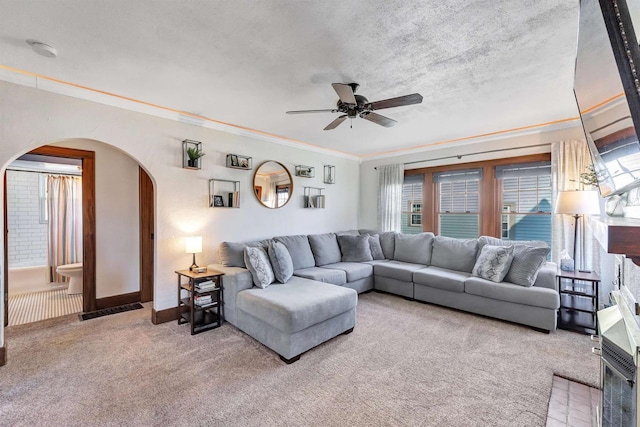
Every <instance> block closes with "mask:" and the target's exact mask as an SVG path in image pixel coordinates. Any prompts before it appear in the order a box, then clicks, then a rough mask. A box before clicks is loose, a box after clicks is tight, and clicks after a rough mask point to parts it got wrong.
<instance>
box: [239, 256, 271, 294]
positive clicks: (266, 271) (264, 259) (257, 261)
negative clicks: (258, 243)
mask: <svg viewBox="0 0 640 427" xmlns="http://www.w3.org/2000/svg"><path fill="white" fill-rule="evenodd" d="M244 263H245V264H246V265H247V268H248V269H249V271H250V272H251V276H253V284H254V285H256V286H257V287H259V288H262V289H266V288H267V286H269V285H270V284H271V283H273V280H274V276H273V270H272V269H271V263H270V262H269V257H268V256H267V252H266V251H265V250H264V248H261V247H258V248H252V247H249V246H247V247H246V248H244Z"/></svg>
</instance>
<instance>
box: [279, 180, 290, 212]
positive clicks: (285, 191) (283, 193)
mask: <svg viewBox="0 0 640 427" xmlns="http://www.w3.org/2000/svg"><path fill="white" fill-rule="evenodd" d="M276 197H277V200H276V208H278V207H280V206H284V205H285V204H286V203H287V201H288V200H289V186H288V185H277V186H276Z"/></svg>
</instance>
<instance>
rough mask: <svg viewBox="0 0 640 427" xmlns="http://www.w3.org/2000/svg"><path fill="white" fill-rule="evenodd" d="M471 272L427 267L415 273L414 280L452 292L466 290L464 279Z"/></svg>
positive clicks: (420, 283)
mask: <svg viewBox="0 0 640 427" xmlns="http://www.w3.org/2000/svg"><path fill="white" fill-rule="evenodd" d="M468 277H469V273H461V272H458V271H453V270H446V269H444V268H438V267H427V268H423V269H422V270H418V271H415V272H414V273H413V281H414V282H415V283H416V284H419V285H425V286H429V287H430V288H437V289H443V290H445V291H452V292H464V281H465V280H466V279H467V278H468Z"/></svg>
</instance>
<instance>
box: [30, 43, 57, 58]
mask: <svg viewBox="0 0 640 427" xmlns="http://www.w3.org/2000/svg"><path fill="white" fill-rule="evenodd" d="M27 44H28V45H29V46H31V49H32V50H33V51H34V52H35V53H37V54H38V55H42V56H45V57H47V58H55V57H57V56H58V51H57V50H56V48H55V47H53V46H50V45H48V44H46V43H42V42H41V41H38V40H33V39H29V40H27Z"/></svg>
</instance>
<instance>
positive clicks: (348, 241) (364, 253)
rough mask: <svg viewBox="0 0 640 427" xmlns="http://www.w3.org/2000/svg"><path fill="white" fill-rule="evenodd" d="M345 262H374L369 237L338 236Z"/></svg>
mask: <svg viewBox="0 0 640 427" xmlns="http://www.w3.org/2000/svg"><path fill="white" fill-rule="evenodd" d="M338 243H339V244H340V250H341V251H342V261H343V262H364V261H373V257H372V256H371V249H369V236H347V235H345V236H338Z"/></svg>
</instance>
